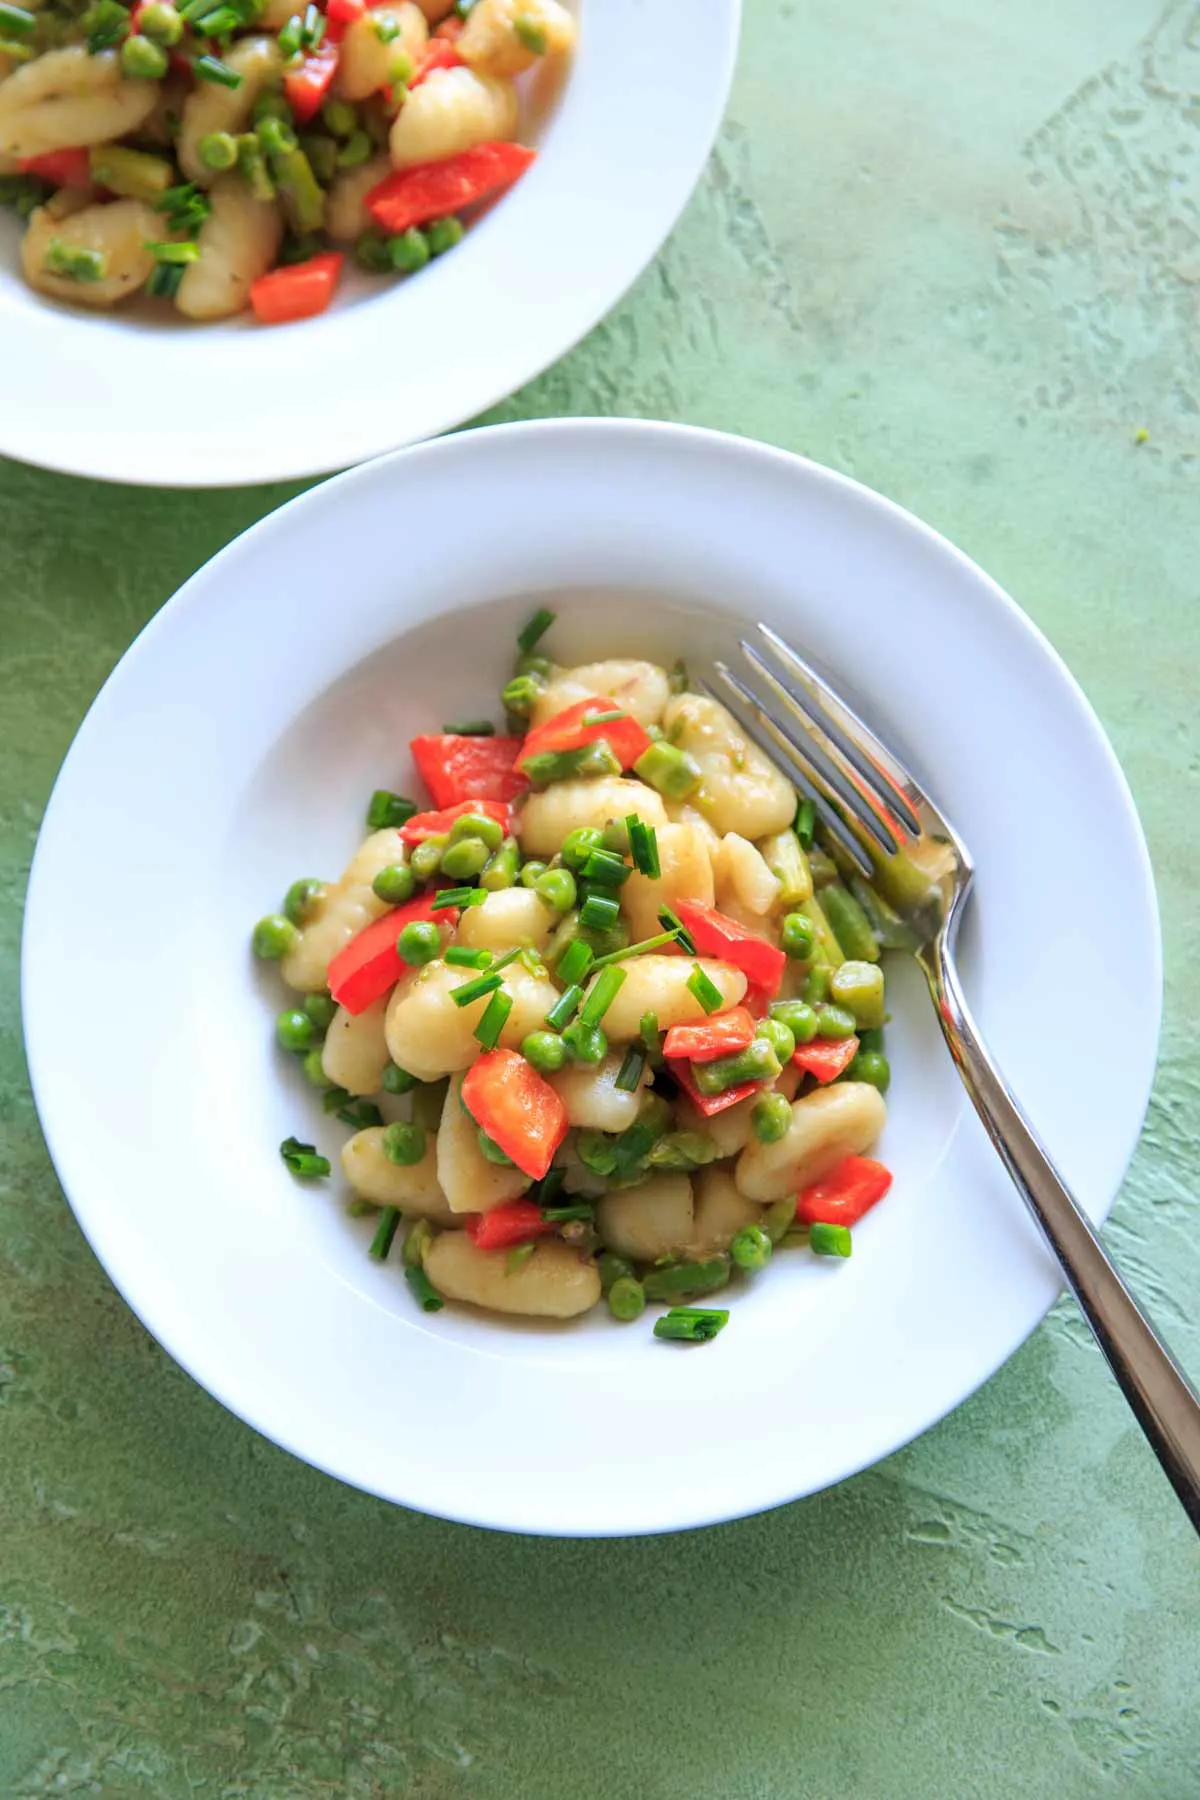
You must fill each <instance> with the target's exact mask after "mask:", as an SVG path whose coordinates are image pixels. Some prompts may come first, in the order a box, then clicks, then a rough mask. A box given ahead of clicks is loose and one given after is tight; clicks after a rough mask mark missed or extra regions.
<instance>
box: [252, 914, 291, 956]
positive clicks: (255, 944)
mask: <svg viewBox="0 0 1200 1800" xmlns="http://www.w3.org/2000/svg"><path fill="white" fill-rule="evenodd" d="M299 936H300V933H299V932H298V931H297V930H296V927H295V926H294V925H293V924H292V922H291V920H290V919H285V918H282V917H281V916H280V914H279V913H268V914H267V916H266V918H265V919H260V920H259V921H258V924H257V925H256V926H255V927H254V931H253V933H252V935H251V938H250V947H251V949H252V950H253V951H254V954H255V956H260V957H262V959H263V961H264V962H278V961H279V959H280V957H281V956H286V955H287V953H288V951H289V950H290V949H291V948H292V947H293V945H294V944H295V942H296V940H297V938H298V937H299Z"/></svg>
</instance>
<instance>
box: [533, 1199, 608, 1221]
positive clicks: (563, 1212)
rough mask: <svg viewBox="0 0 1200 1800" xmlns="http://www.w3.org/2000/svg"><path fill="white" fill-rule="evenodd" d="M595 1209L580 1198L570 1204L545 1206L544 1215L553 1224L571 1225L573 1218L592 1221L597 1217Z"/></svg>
mask: <svg viewBox="0 0 1200 1800" xmlns="http://www.w3.org/2000/svg"><path fill="white" fill-rule="evenodd" d="M595 1216H596V1215H595V1211H594V1209H593V1208H592V1207H590V1206H588V1205H587V1204H586V1203H585V1202H584V1201H582V1200H580V1201H578V1202H577V1203H574V1204H572V1205H570V1206H543V1208H542V1217H543V1219H545V1220H547V1221H548V1222H549V1223H550V1224H552V1225H569V1224H570V1223H571V1221H572V1220H573V1219H583V1220H585V1221H590V1220H592V1219H594V1218H595Z"/></svg>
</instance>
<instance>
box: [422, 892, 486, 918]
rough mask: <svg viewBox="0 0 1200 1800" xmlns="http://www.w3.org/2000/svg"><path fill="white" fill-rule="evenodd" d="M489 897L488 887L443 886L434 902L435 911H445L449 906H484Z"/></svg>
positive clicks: (433, 909)
mask: <svg viewBox="0 0 1200 1800" xmlns="http://www.w3.org/2000/svg"><path fill="white" fill-rule="evenodd" d="M487 897H488V891H487V889H486V888H476V887H456V888H442V890H441V892H440V893H439V894H438V896H437V898H436V899H435V900H434V902H433V907H432V909H431V910H432V911H433V912H444V911H445V910H446V908H447V907H448V906H458V907H463V906H482V905H483V903H484V901H485V900H486V899H487Z"/></svg>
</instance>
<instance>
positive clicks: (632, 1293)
mask: <svg viewBox="0 0 1200 1800" xmlns="http://www.w3.org/2000/svg"><path fill="white" fill-rule="evenodd" d="M608 1310H609V1311H610V1312H611V1314H612V1316H613V1318H614V1319H620V1320H621V1323H622V1324H624V1325H628V1324H630V1323H632V1321H633V1320H634V1319H638V1318H640V1317H641V1315H642V1314H643V1313H644V1312H645V1310H646V1290H645V1288H644V1287H643V1286H642V1284H641V1282H640V1281H635V1280H634V1279H633V1277H632V1276H630V1275H622V1276H620V1277H619V1278H618V1279H617V1280H616V1281H614V1282H613V1284H612V1286H611V1287H610V1288H609V1290H608Z"/></svg>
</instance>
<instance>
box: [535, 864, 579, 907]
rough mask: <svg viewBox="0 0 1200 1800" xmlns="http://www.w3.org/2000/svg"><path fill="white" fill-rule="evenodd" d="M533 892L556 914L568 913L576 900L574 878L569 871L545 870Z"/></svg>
mask: <svg viewBox="0 0 1200 1800" xmlns="http://www.w3.org/2000/svg"><path fill="white" fill-rule="evenodd" d="M533 891H534V893H535V894H536V895H537V897H538V899H539V900H544V901H545V902H546V905H547V906H552V907H553V908H554V910H555V912H556V913H569V912H570V910H571V908H572V907H573V906H574V904H575V899H576V887H575V877H574V876H573V875H572V873H571V871H570V870H569V869H547V870H546V873H545V874H544V875H542V876H539V878H538V881H537V883H536V885H535V887H534V890H533Z"/></svg>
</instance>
